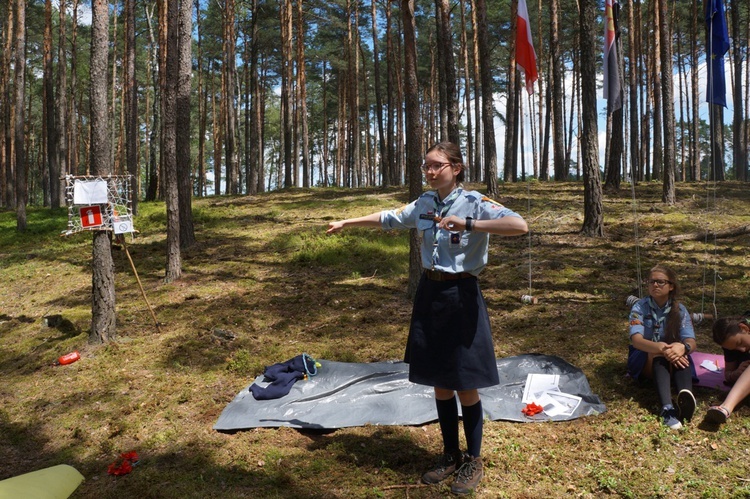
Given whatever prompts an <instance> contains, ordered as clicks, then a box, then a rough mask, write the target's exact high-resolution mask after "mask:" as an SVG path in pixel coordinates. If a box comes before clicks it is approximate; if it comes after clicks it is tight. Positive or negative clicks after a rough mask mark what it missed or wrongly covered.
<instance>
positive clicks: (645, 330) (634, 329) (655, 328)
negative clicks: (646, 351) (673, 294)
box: [630, 296, 695, 341]
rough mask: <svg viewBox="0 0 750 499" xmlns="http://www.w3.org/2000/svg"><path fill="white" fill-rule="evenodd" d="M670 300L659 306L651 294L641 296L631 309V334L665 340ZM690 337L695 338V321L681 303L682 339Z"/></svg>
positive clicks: (652, 339) (649, 338) (648, 338)
mask: <svg viewBox="0 0 750 499" xmlns="http://www.w3.org/2000/svg"><path fill="white" fill-rule="evenodd" d="M670 304H671V301H670V302H667V303H666V304H665V305H664V307H659V306H658V305H656V303H654V302H653V299H651V297H650V296H647V297H645V298H641V299H640V300H638V301H637V302H635V304H634V305H633V308H632V309H631V311H630V336H633V335H634V334H642V335H643V337H644V338H645V339H647V340H651V341H664V323H665V322H666V319H667V315H669V311H670V310H671V309H669V306H670ZM688 338H693V339H695V331H694V330H693V321H692V320H691V319H690V314H689V313H688V311H687V308H685V306H684V305H683V304H682V303H680V340H681V341H683V340H686V339H688Z"/></svg>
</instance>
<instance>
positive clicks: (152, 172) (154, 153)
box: [144, 5, 162, 201]
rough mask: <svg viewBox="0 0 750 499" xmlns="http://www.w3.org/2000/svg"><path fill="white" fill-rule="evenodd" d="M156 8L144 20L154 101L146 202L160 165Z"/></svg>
mask: <svg viewBox="0 0 750 499" xmlns="http://www.w3.org/2000/svg"><path fill="white" fill-rule="evenodd" d="M155 7H156V6H155V5H154V6H152V8H151V10H150V11H149V10H148V7H145V9H144V10H145V12H146V19H147V20H148V33H149V43H150V44H151V47H150V50H149V70H150V72H151V85H152V87H153V91H154V101H153V103H152V106H153V108H152V112H151V120H152V122H151V136H150V137H149V141H148V143H149V155H148V158H149V165H148V185H147V187H146V201H155V200H156V197H157V196H158V193H159V171H160V168H159V164H160V163H161V160H160V159H159V156H160V155H159V144H160V143H161V133H160V130H161V109H162V107H161V100H162V95H161V85H160V83H159V82H160V79H159V73H160V71H159V68H158V66H159V62H158V61H159V52H158V50H159V49H158V46H157V44H156V37H155V36H154V27H153V24H152V21H151V20H152V19H153V15H154V8H155Z"/></svg>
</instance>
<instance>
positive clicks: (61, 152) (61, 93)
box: [52, 0, 69, 206]
mask: <svg viewBox="0 0 750 499" xmlns="http://www.w3.org/2000/svg"><path fill="white" fill-rule="evenodd" d="M66 10H67V1H66V0H60V3H59V12H60V22H59V37H58V39H59V40H60V42H59V43H58V47H57V88H58V92H57V99H56V102H57V109H56V111H55V112H56V113H57V120H56V124H57V151H58V153H57V158H58V159H57V160H58V163H59V170H58V177H62V176H65V175H67V174H68V173H69V172H68V136H67V133H66V131H67V130H68V95H67V94H68V68H67V60H66V52H65V39H66V30H65V12H66ZM53 180H56V184H55V185H56V186H57V190H58V196H59V200H58V204H55V199H54V197H53V199H52V206H60V205H62V204H63V203H64V202H65V200H64V192H63V187H62V185H63V184H62V181H61V180H60V179H59V178H58V179H53Z"/></svg>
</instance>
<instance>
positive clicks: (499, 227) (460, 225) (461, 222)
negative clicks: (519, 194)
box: [438, 215, 529, 236]
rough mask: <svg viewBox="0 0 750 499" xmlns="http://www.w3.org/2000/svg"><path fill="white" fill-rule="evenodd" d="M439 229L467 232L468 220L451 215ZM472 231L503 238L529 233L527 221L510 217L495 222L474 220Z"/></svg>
mask: <svg viewBox="0 0 750 499" xmlns="http://www.w3.org/2000/svg"><path fill="white" fill-rule="evenodd" d="M438 227H439V228H441V229H448V230H466V219H464V218H461V217H457V216H455V215H451V216H449V217H445V218H443V219H442V220H440V223H438ZM471 230H473V231H475V232H489V233H490V234H499V235H501V236H517V235H520V234H526V233H527V232H528V231H529V227H528V225H526V221H525V220H524V219H523V218H521V217H516V216H508V217H503V218H496V219H493V220H474V221H473V223H472V228H471Z"/></svg>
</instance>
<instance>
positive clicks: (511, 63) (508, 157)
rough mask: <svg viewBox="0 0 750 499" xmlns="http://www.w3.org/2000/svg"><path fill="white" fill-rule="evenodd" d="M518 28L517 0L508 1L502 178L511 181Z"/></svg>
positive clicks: (514, 142)
mask: <svg viewBox="0 0 750 499" xmlns="http://www.w3.org/2000/svg"><path fill="white" fill-rule="evenodd" d="M517 29H518V0H513V1H512V2H511V3H510V33H509V35H508V54H509V60H508V92H507V99H506V106H505V158H504V161H503V180H505V181H506V182H513V181H514V180H515V176H514V175H513V171H514V170H515V169H516V151H517V150H518V143H517V142H516V140H515V138H516V137H517V135H516V128H518V122H517V118H518V113H517V112H516V104H517V103H518V95H517V94H518V89H517V88H516V30H517Z"/></svg>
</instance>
